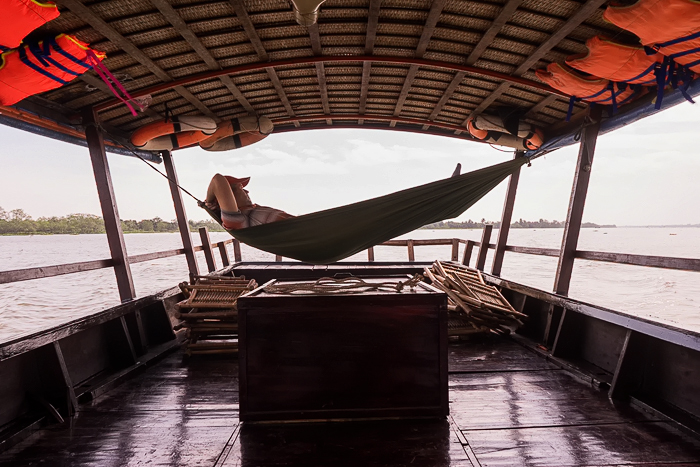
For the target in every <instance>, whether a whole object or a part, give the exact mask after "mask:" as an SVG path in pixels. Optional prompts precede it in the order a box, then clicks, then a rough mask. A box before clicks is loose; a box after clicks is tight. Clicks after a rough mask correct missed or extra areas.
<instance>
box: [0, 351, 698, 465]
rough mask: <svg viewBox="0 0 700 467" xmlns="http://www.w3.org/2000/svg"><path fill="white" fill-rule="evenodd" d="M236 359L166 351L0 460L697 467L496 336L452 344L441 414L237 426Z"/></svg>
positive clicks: (650, 430) (666, 426)
mask: <svg viewBox="0 0 700 467" xmlns="http://www.w3.org/2000/svg"><path fill="white" fill-rule="evenodd" d="M237 374H238V369H237V363H236V361H235V359H230V360H214V359H206V358H191V359H187V358H185V357H184V356H183V354H182V353H175V354H172V355H170V356H168V357H166V358H165V359H164V360H162V361H160V362H159V363H157V364H156V365H155V366H154V367H152V368H150V369H149V370H147V371H146V372H144V373H142V374H141V375H139V376H137V377H135V378H133V379H131V380H129V381H127V382H126V383H124V384H123V385H121V386H119V387H117V388H116V389H113V390H112V391H110V392H108V393H106V394H105V395H104V396H102V397H101V398H99V399H98V400H96V401H94V402H93V403H92V404H91V405H89V406H82V408H81V412H80V413H79V415H78V416H76V417H75V418H73V419H72V420H69V421H66V423H65V424H64V425H54V426H53V427H50V428H48V429H45V430H43V431H40V432H38V433H36V434H34V435H33V436H32V437H30V438H28V439H26V440H25V441H23V442H21V443H20V444H18V445H17V446H15V447H13V448H12V449H11V450H9V451H7V452H5V453H2V454H0V466H10V465H11V466H28V465H34V466H38V465H42V466H51V467H54V466H56V467H58V466H136V465H139V466H140V465H143V466H166V465H167V466H237V465H243V466H268V465H273V466H291V465H294V466H414V465H415V466H448V465H454V466H483V467H486V466H526V465H539V466H557V467H561V466H572V465H575V466H622V465H625V466H629V465H635V466H642V465H644V466H651V465H654V466H671V465H673V466H675V467H679V466H691V465H692V466H700V440H699V439H697V438H696V437H694V436H691V435H689V434H687V433H686V432H684V431H682V430H681V429H680V428H679V427H677V426H675V424H674V423H672V422H669V421H665V420H660V419H655V418H653V417H649V416H647V415H645V414H643V413H641V412H638V411H635V410H633V409H631V408H628V407H617V408H616V407H614V406H613V405H612V404H611V403H610V402H609V401H608V399H607V398H606V396H605V395H604V394H603V393H601V392H598V391H596V390H594V389H592V388H591V387H589V386H586V385H584V384H581V383H579V382H577V381H576V380H574V379H573V378H572V377H571V376H569V375H568V374H567V373H565V372H564V371H562V370H560V369H557V368H556V367H554V366H552V365H551V364H549V363H548V362H546V361H545V360H543V359H542V358H540V357H539V356H537V355H536V354H534V353H532V352H530V351H529V350H527V349H525V348H524V347H521V346H520V345H519V344H517V343H515V342H513V341H511V340H509V339H507V338H495V339H488V340H485V341H480V342H466V343H460V344H455V345H451V347H450V413H451V415H450V417H449V418H448V419H447V420H445V421H385V422H372V423H370V422H356V423H344V424H340V423H336V424H309V425H282V426H261V425H249V424H246V425H245V426H241V425H239V423H238V391H237V384H238V382H237Z"/></svg>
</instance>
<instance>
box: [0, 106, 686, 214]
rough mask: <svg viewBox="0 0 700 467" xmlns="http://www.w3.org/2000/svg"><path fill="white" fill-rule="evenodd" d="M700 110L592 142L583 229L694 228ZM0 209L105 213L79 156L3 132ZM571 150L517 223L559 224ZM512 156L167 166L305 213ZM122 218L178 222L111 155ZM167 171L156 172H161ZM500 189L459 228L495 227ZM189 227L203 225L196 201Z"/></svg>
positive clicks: (425, 146) (376, 147) (334, 138)
mask: <svg viewBox="0 0 700 467" xmlns="http://www.w3.org/2000/svg"><path fill="white" fill-rule="evenodd" d="M699 128H700V104H698V105H690V104H688V103H683V104H681V105H678V106H676V107H674V108H671V109H669V110H667V111H665V112H662V113H660V114H658V115H655V116H652V117H649V118H646V119H644V120H642V121H640V122H637V123H635V124H632V125H629V126H628V127H626V128H623V129H622V130H618V131H617V132H614V133H613V134H608V135H605V136H602V137H600V138H599V139H598V146H597V149H596V156H595V161H594V163H593V172H592V178H591V185H590V188H589V193H588V200H587V204H586V209H585V214H584V220H585V221H589V222H595V223H605V224H617V225H661V224H686V223H692V224H696V223H700V202H698V200H699V199H700V183H699V180H700V154H699V150H698V145H699V143H700V138H699V137H698V129H699ZM0 141H2V144H1V145H0V206H1V207H3V208H4V209H5V210H8V211H9V210H12V209H16V208H22V209H24V210H25V211H26V212H27V213H29V214H30V215H32V216H33V217H34V218H37V217H40V216H63V215H67V214H70V213H91V214H98V215H100V214H101V211H100V206H99V201H98V198H97V190H96V187H95V182H94V178H93V174H92V168H91V166H90V159H89V155H88V151H87V149H86V148H82V147H78V146H73V145H70V144H67V143H62V142H58V141H54V140H51V139H47V138H43V137H39V136H36V135H33V134H30V133H26V132H23V131H20V130H15V129H13V128H9V127H5V126H0ZM576 155H577V148H576V147H569V148H565V149H561V150H558V151H556V152H554V153H551V154H549V155H547V156H545V157H542V158H539V159H537V160H535V161H533V164H532V167H529V168H528V167H524V168H523V170H522V173H521V177H520V185H519V187H518V196H517V198H516V205H515V211H514V218H515V219H518V218H523V219H527V220H536V219H540V218H544V219H549V220H553V219H556V220H564V219H565V218H566V211H567V206H568V202H569V193H570V190H571V183H572V180H573V173H574V165H575V162H576ZM511 157H512V154H511V153H504V152H500V151H498V150H496V149H493V148H491V147H489V146H488V145H484V144H479V143H470V142H465V141H461V140H458V139H454V138H444V137H435V136H424V135H418V134H410V133H403V132H392V131H376V130H365V131H363V130H319V131H303V132H297V133H285V134H272V135H271V136H269V137H268V138H267V139H265V140H264V141H262V142H260V143H257V144H255V145H252V146H250V147H247V148H242V149H238V150H235V151H229V152H225V153H210V152H206V151H204V150H201V149H198V148H197V149H186V150H181V151H177V152H176V153H175V155H174V158H175V164H176V168H177V170H178V176H179V178H180V183H181V185H182V186H184V187H186V188H187V189H189V190H190V191H192V192H193V193H194V194H195V195H196V196H199V197H201V198H203V197H204V194H205V191H206V187H207V185H208V182H209V179H210V178H211V176H212V175H213V174H214V173H216V172H220V173H223V174H230V175H234V176H237V177H244V176H251V177H252V178H251V182H250V185H249V187H248V188H249V189H250V194H251V198H252V199H253V202H256V203H258V204H263V205H268V206H274V207H278V208H280V209H284V210H286V211H288V212H289V213H292V214H304V213H309V212H313V211H317V210H320V209H325V208H330V207H334V206H339V205H342V204H347V203H352V202H355V201H360V200H363V199H367V198H372V197H375V196H378V195H382V194H386V193H390V192H394V191H397V190H400V189H404V188H408V187H411V186H415V185H419V184H423V183H427V182H430V181H433V180H436V179H439V178H444V177H447V176H449V175H450V174H451V173H452V171H453V169H454V167H455V165H456V164H457V163H458V162H461V163H462V167H463V172H466V171H470V170H474V169H478V168H481V167H485V166H488V165H492V164H495V163H498V162H502V161H505V160H507V159H510V158H511ZM109 163H110V166H111V171H112V176H113V180H114V186H115V191H116V196H117V201H118V206H119V213H120V216H121V218H122V219H144V218H152V217H156V216H157V217H161V218H163V219H166V220H170V219H173V218H174V217H175V211H174V209H173V205H172V200H171V198H170V192H169V190H168V186H167V181H166V180H165V179H163V178H162V177H160V176H159V175H158V174H156V173H155V172H153V171H152V170H151V169H149V168H148V167H145V164H144V163H143V162H141V161H140V160H138V159H135V158H132V157H125V156H117V155H113V154H110V155H109ZM159 167H160V168H161V169H162V170H164V169H163V167H162V165H160V166H159ZM505 186H506V182H504V183H502V184H501V185H499V187H498V188H496V189H495V190H494V191H492V192H491V193H489V194H488V195H487V196H486V197H484V198H483V199H482V200H481V201H480V202H479V203H477V204H476V205H475V206H473V207H472V208H471V209H470V210H468V211H467V212H466V213H464V214H463V215H462V216H460V217H459V219H460V220H466V219H469V218H471V219H474V220H480V219H482V218H486V219H487V220H498V219H500V216H501V209H502V206H503V198H504V195H505ZM186 199H187V201H186V203H187V204H186V208H187V213H188V216H189V217H190V218H191V219H204V218H206V214H205V213H204V212H203V211H201V210H200V209H199V208H198V207H197V205H196V204H195V203H194V201H192V200H191V199H189V198H187V197H186Z"/></svg>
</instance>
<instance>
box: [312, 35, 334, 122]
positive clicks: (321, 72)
mask: <svg viewBox="0 0 700 467" xmlns="http://www.w3.org/2000/svg"><path fill="white" fill-rule="evenodd" d="M308 30H309V37H310V38H311V50H313V52H314V55H323V48H322V47H321V34H320V33H319V30H318V22H316V23H314V24H312V25H311V26H309V27H308ZM316 76H317V77H318V90H319V92H320V94H321V105H322V106H323V112H324V113H326V114H330V113H331V106H330V103H329V102H328V86H327V84H326V69H325V66H324V65H323V62H318V63H316ZM326 123H327V124H329V125H332V124H333V121H332V120H326Z"/></svg>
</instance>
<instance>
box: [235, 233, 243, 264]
mask: <svg viewBox="0 0 700 467" xmlns="http://www.w3.org/2000/svg"><path fill="white" fill-rule="evenodd" d="M233 259H234V260H235V261H236V262H237V263H240V262H241V261H242V260H243V257H242V255H241V242H240V241H239V240H238V239H237V238H234V239H233Z"/></svg>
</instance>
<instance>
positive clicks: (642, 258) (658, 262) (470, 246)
mask: <svg viewBox="0 0 700 467" xmlns="http://www.w3.org/2000/svg"><path fill="white" fill-rule="evenodd" d="M485 232H486V229H485ZM200 237H201V239H202V244H201V245H198V246H194V247H193V250H194V252H200V251H201V252H203V254H204V259H205V261H206V264H207V269H208V270H209V272H214V271H215V270H216V269H217V266H216V261H215V259H214V258H215V254H214V252H215V251H217V250H218V253H219V256H220V258H221V264H222V266H223V267H228V266H229V265H230V264H231V258H230V256H229V248H228V245H233V256H234V258H233V259H234V261H235V262H241V261H242V260H243V257H242V254H241V245H240V242H239V241H238V240H236V239H233V238H231V239H227V240H223V241H220V242H216V243H211V242H210V241H209V234H208V231H207V230H206V228H202V229H200ZM482 244H483V245H486V248H482ZM436 245H437V246H440V245H444V246H450V247H451V254H450V259H451V260H452V261H461V262H462V264H465V265H470V264H471V263H472V262H474V267H476V268H477V269H479V270H481V271H484V270H485V267H486V256H487V253H488V250H495V253H498V250H499V248H502V249H503V252H506V251H508V252H512V253H518V254H526V255H536V256H551V257H558V256H559V254H560V252H559V250H558V249H555V248H535V247H524V246H515V245H503V246H499V244H494V243H490V242H488V240H487V241H486V242H484V240H483V238H482V241H475V240H465V239H461V238H440V239H402V240H389V241H387V242H384V243H382V244H380V245H378V246H391V247H405V248H406V249H407V253H408V261H409V262H413V261H415V248H416V247H419V246H436ZM461 245H464V248H463V249H462V248H461ZM475 248H476V250H475ZM460 250H462V251H461V253H462V255H461V259H460ZM475 251H476V259H475V261H472V256H473V255H474V252H475ZM184 254H185V249H184V248H177V249H173V250H166V251H159V252H153V253H144V254H139V255H132V256H129V257H128V261H129V264H135V263H142V262H146V261H153V260H157V259H162V258H168V257H171V256H178V255H184ZM575 257H576V258H577V259H582V260H587V261H602V262H606V263H615V264H627V265H635V266H646V267H656V268H661V269H675V270H682V271H697V272H700V259H696V258H679V257H668V256H652V255H634V254H627V253H611V252H603V251H584V250H577V251H576V253H575ZM436 259H437V258H436ZM282 260H283V258H282V257H281V256H275V261H278V262H279V261H282ZM367 260H368V261H369V262H373V261H375V253H374V247H370V248H369V249H368V250H367ZM114 266H115V261H114V260H113V259H98V260H92V261H83V262H79V263H70V264H59V265H52V266H41V267H34V268H27V269H15V270H10V271H0V284H8V283H13V282H20V281H26V280H32V279H41V278H46V277H53V276H61V275H65V274H74V273H78V272H85V271H93V270H96V269H104V268H110V267H114Z"/></svg>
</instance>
